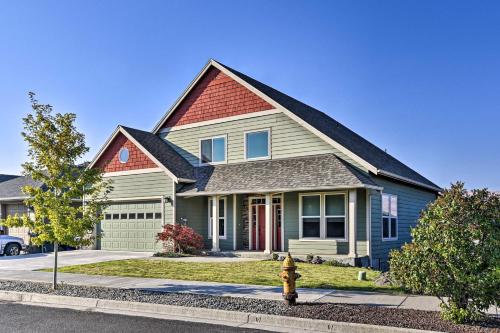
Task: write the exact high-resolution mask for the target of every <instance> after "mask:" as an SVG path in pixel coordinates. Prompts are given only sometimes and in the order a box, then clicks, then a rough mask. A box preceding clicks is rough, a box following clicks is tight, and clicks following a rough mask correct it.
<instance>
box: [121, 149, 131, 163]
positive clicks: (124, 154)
mask: <svg viewBox="0 0 500 333" xmlns="http://www.w3.org/2000/svg"><path fill="white" fill-rule="evenodd" d="M129 155H130V154H129V151H128V149H127V148H122V149H120V153H119V154H118V159H119V160H120V163H127V162H128V157H129Z"/></svg>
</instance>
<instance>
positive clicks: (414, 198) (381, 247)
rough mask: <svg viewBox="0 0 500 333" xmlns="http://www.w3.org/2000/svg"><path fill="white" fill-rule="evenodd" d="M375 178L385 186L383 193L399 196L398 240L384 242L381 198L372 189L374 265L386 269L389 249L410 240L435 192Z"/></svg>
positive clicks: (398, 246)
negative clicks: (421, 214) (422, 212)
mask: <svg viewBox="0 0 500 333" xmlns="http://www.w3.org/2000/svg"><path fill="white" fill-rule="evenodd" d="M375 178H376V180H375V181H376V182H377V183H378V184H379V185H380V186H382V187H383V188H384V190H383V193H388V194H393V195H397V197H398V239H397V240H391V241H383V240H382V202H381V200H382V197H381V193H380V192H376V191H372V192H371V210H372V218H371V222H372V227H371V249H372V253H371V257H372V265H373V266H374V267H376V268H378V267H380V268H382V269H386V268H387V261H388V255H389V251H390V250H391V249H397V248H401V246H402V245H403V244H405V243H409V242H411V234H410V232H411V228H412V227H415V226H416V225H417V221H418V218H419V217H420V212H421V211H422V210H424V209H425V208H426V207H427V205H428V204H429V203H431V202H432V201H434V200H435V199H436V194H435V193H431V192H428V191H424V190H420V189H417V188H414V187H411V186H406V185H403V184H399V183H395V182H392V181H389V180H386V179H382V178H380V177H375Z"/></svg>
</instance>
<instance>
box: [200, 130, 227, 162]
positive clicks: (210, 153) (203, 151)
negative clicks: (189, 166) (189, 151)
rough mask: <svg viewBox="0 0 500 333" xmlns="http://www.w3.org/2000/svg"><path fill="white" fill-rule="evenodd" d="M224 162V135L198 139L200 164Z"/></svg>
mask: <svg viewBox="0 0 500 333" xmlns="http://www.w3.org/2000/svg"><path fill="white" fill-rule="evenodd" d="M225 162H226V136H225V135H224V136H217V137H213V138H208V139H201V140H200V164H201V165H206V164H219V163H225Z"/></svg>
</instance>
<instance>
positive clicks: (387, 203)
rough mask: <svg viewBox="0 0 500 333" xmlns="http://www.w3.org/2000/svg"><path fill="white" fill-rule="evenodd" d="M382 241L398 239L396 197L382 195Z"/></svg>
mask: <svg viewBox="0 0 500 333" xmlns="http://www.w3.org/2000/svg"><path fill="white" fill-rule="evenodd" d="M382 239H384V240H395V239H398V197H397V196H395V195H391V194H385V193H383V194H382Z"/></svg>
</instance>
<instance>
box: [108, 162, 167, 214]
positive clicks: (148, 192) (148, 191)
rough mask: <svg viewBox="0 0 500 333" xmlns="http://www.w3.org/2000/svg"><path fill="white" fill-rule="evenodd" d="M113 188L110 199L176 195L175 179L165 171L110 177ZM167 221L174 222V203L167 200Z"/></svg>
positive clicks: (165, 212)
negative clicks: (174, 190) (174, 188)
mask: <svg viewBox="0 0 500 333" xmlns="http://www.w3.org/2000/svg"><path fill="white" fill-rule="evenodd" d="M110 180H111V185H112V186H113V190H112V191H111V193H110V194H109V195H108V198H109V199H110V200H113V199H127V198H130V199H131V200H133V198H141V197H158V198H160V197H162V196H164V197H171V198H173V197H174V193H173V184H174V183H173V180H172V179H171V178H170V177H169V176H167V174H166V173H164V172H151V173H144V174H136V175H123V176H115V177H110ZM164 216H165V223H172V222H173V205H172V204H171V203H168V202H166V201H165V210H164Z"/></svg>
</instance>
